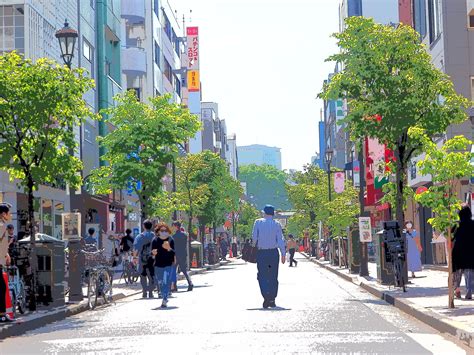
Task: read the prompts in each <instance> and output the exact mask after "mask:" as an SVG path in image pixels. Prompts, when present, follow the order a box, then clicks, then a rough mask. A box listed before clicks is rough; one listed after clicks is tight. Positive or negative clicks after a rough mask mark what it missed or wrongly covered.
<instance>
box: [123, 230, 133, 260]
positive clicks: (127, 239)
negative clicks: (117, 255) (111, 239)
mask: <svg viewBox="0 0 474 355" xmlns="http://www.w3.org/2000/svg"><path fill="white" fill-rule="evenodd" d="M134 241H135V240H134V239H133V237H132V231H131V230H130V229H126V230H125V235H124V236H123V237H122V238H121V239H120V252H122V253H125V254H128V253H129V252H130V250H131V249H132V248H133V242H134Z"/></svg>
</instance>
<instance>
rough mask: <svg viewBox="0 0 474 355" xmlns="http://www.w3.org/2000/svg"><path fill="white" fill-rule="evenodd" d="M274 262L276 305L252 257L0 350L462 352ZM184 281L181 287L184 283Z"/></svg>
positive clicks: (352, 289)
mask: <svg viewBox="0 0 474 355" xmlns="http://www.w3.org/2000/svg"><path fill="white" fill-rule="evenodd" d="M298 260H299V261H300V262H299V264H298V267H297V268H288V267H287V264H286V265H284V266H280V292H279V297H278V298H277V306H278V308H276V309H274V310H263V309H262V308H261V298H260V294H259V290H258V284H257V280H256V267H255V265H254V264H245V263H244V262H242V261H240V260H238V261H235V262H233V263H230V264H228V265H227V266H224V267H221V268H220V269H217V270H215V271H212V272H209V273H207V274H204V275H200V276H195V277H194V282H195V285H196V289H195V292H193V293H186V292H179V293H178V294H177V296H176V297H175V298H171V299H170V304H169V308H168V309H166V310H162V309H160V308H159V305H160V301H159V300H157V299H138V296H132V297H129V298H127V299H124V300H121V301H119V302H117V304H116V305H115V306H109V307H104V308H99V309H97V310H96V311H91V312H86V313H82V314H80V315H77V316H74V317H71V318H68V319H66V320H64V321H61V322H57V323H53V324H51V325H48V326H46V327H43V328H40V329H37V330H35V331H32V332H29V333H27V334H25V335H24V336H21V337H18V338H10V339H7V340H5V341H3V343H1V345H0V346H1V350H2V353H7V354H16V353H22V354H25V353H28V354H38V353H72V354H79V353H111V354H112V353H120V354H136V353H156V352H173V353H180V354H181V353H232V352H240V353H285V354H288V353H329V352H331V353H343V352H353V353H358V352H360V353H377V354H430V353H434V354H452V355H455V354H464V353H465V351H464V350H463V349H461V348H459V347H458V346H456V345H454V344H453V343H451V342H450V341H448V340H446V339H445V338H443V337H442V336H441V335H439V334H437V332H435V331H434V330H433V329H431V328H429V327H428V326H425V325H423V324H422V323H420V322H418V321H416V320H414V319H412V318H410V317H408V316H406V315H405V314H403V313H401V312H400V311H398V310H396V309H394V308H393V307H392V306H389V305H388V304H387V303H385V302H384V301H381V300H378V299H376V298H374V297H373V296H371V295H370V294H368V293H367V292H365V291H363V290H361V289H359V288H358V287H357V286H355V285H352V284H350V283H348V282H346V281H343V280H341V279H339V278H337V276H335V275H333V274H331V273H329V272H328V271H325V270H323V269H321V268H319V267H317V266H315V265H314V264H313V263H310V262H308V261H306V260H305V258H303V257H302V256H301V255H300V254H298ZM184 289H185V286H184V285H183V287H182V288H180V291H184Z"/></svg>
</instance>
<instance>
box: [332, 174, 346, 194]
mask: <svg viewBox="0 0 474 355" xmlns="http://www.w3.org/2000/svg"><path fill="white" fill-rule="evenodd" d="M344 181H345V176H344V173H342V172H337V173H334V191H336V193H338V194H340V193H341V192H344Z"/></svg>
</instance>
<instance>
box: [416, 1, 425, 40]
mask: <svg viewBox="0 0 474 355" xmlns="http://www.w3.org/2000/svg"><path fill="white" fill-rule="evenodd" d="M413 22H414V26H415V30H416V31H417V32H418V33H419V34H420V37H421V38H422V39H423V38H425V36H426V2H425V0H414V1H413Z"/></svg>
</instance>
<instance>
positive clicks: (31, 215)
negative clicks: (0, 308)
mask: <svg viewBox="0 0 474 355" xmlns="http://www.w3.org/2000/svg"><path fill="white" fill-rule="evenodd" d="M27 180H28V181H27V190H28V229H29V230H28V232H29V234H30V248H31V251H30V267H31V273H32V278H31V290H30V294H29V305H28V308H29V309H30V311H35V310H36V270H37V260H36V240H35V238H36V236H35V233H36V231H35V207H34V196H33V190H34V185H35V184H34V182H33V178H32V177H31V176H27Z"/></svg>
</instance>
